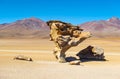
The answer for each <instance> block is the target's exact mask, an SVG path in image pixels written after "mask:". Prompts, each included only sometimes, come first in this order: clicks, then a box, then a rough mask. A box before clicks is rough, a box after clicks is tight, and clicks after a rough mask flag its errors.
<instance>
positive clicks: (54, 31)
mask: <svg viewBox="0 0 120 79" xmlns="http://www.w3.org/2000/svg"><path fill="white" fill-rule="evenodd" d="M47 25H48V26H49V27H50V40H51V41H53V42H54V43H55V49H54V51H53V53H54V55H55V57H56V58H57V59H58V61H59V62H61V63H64V62H66V60H65V56H66V55H65V52H66V51H67V50H68V49H69V48H71V47H73V46H77V45H78V44H80V43H81V42H82V41H84V40H85V39H87V38H89V37H91V34H90V32H83V29H81V28H80V27H78V26H74V25H72V24H70V23H65V22H62V21H56V20H55V21H54V20H51V21H48V22H47Z"/></svg>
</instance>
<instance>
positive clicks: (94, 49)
mask: <svg viewBox="0 0 120 79" xmlns="http://www.w3.org/2000/svg"><path fill="white" fill-rule="evenodd" d="M76 55H77V56H79V58H80V59H98V60H104V58H105V56H104V50H103V49H102V48H100V47H98V46H88V47H87V48H85V49H83V50H81V51H80V52H79V53H78V54H76Z"/></svg>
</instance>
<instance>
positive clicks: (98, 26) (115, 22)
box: [79, 17, 120, 37]
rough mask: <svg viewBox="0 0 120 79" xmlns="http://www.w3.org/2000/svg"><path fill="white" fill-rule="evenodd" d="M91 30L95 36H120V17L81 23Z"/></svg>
mask: <svg viewBox="0 0 120 79" xmlns="http://www.w3.org/2000/svg"><path fill="white" fill-rule="evenodd" d="M79 26H80V27H81V28H83V29H84V30H86V31H90V32H91V33H92V34H93V36H95V37H118V36H119V37H120V19H119V18H116V17H112V18H110V19H108V20H99V21H92V22H86V23H83V24H80V25H79Z"/></svg>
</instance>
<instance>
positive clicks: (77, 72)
mask: <svg viewBox="0 0 120 79" xmlns="http://www.w3.org/2000/svg"><path fill="white" fill-rule="evenodd" d="M88 45H98V46H100V47H102V48H104V50H105V56H106V60H107V61H86V62H82V63H81V64H80V65H69V63H58V62H57V60H56V59H55V58H54V56H53V54H52V50H53V48H54V44H53V42H50V41H49V40H47V39H0V79H119V78H120V39H119V38H104V39H100V38H94V39H93V38H90V39H88V40H86V41H84V42H83V43H81V44H80V45H79V46H77V47H73V48H72V49H70V50H69V51H68V52H67V56H75V54H76V53H77V52H79V51H80V50H81V49H83V48H85V47H87V46H88ZM17 55H24V56H28V57H31V58H32V59H33V62H29V61H22V60H13V58H14V57H15V56H17Z"/></svg>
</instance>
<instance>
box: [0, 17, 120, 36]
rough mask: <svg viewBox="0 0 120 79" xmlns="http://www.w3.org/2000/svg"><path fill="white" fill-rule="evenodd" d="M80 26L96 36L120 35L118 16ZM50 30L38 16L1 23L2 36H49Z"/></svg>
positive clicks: (0, 32) (0, 34)
mask: <svg viewBox="0 0 120 79" xmlns="http://www.w3.org/2000/svg"><path fill="white" fill-rule="evenodd" d="M79 26H80V27H81V28H83V29H84V30H85V31H90V32H91V33H92V35H93V36H95V37H120V19H119V18H116V17H112V18H110V19H109V20H99V21H91V22H86V23H83V24H79ZM49 31H50V30H49V27H48V26H47V24H46V22H44V21H42V20H40V19H38V18H28V19H23V20H17V21H16V22H13V23H4V24H0V38H48V37H49Z"/></svg>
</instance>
